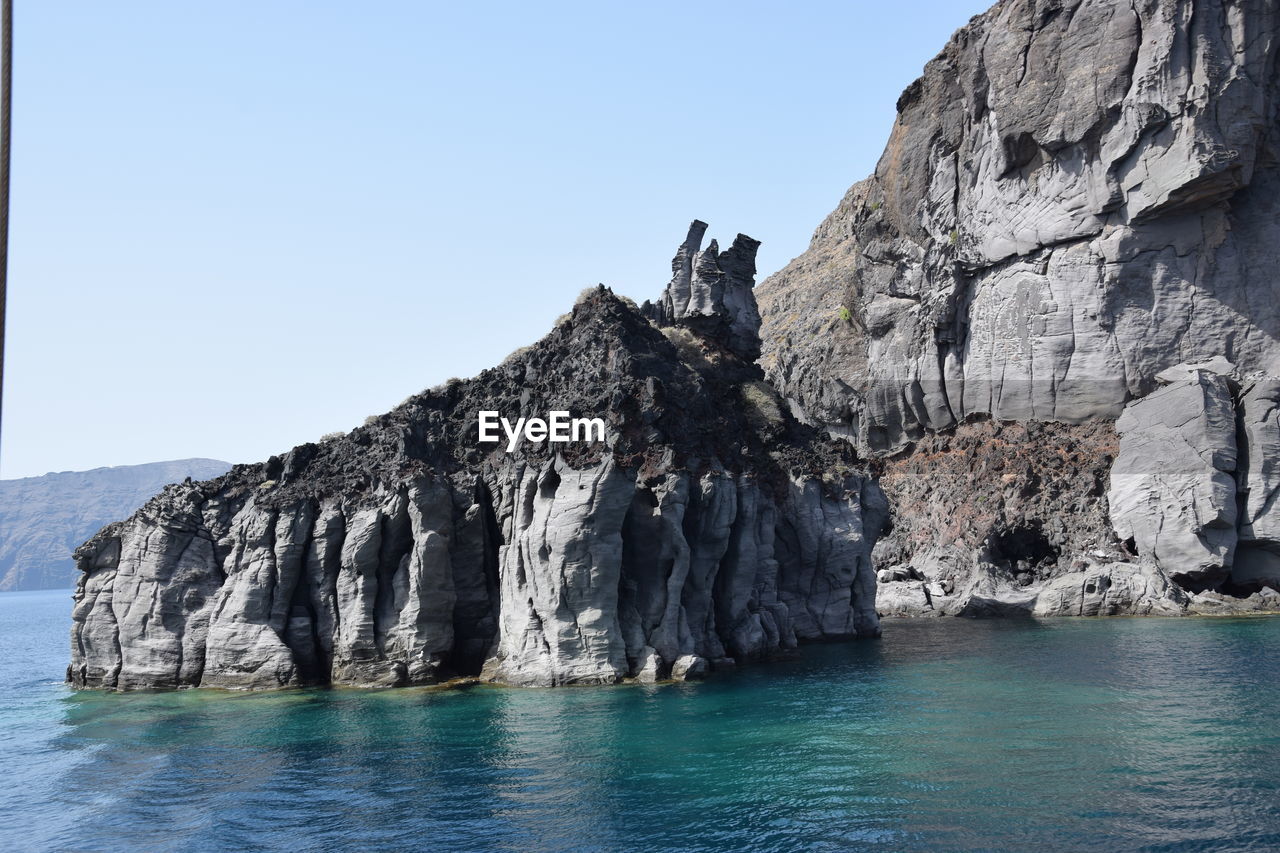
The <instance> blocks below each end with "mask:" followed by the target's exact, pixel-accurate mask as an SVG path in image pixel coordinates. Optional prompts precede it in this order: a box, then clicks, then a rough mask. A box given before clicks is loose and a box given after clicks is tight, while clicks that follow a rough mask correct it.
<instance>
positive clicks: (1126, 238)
mask: <svg viewBox="0 0 1280 853" xmlns="http://www.w3.org/2000/svg"><path fill="white" fill-rule="evenodd" d="M1276 14H1277V12H1276V4H1275V3H1274V2H1271V1H1270V0H1255V1H1254V2H1246V3H1240V4H1231V5H1223V4H1219V3H1216V2H1208V0H1186V2H1174V0H1162V2H1145V3H1139V4H1136V5H1135V4H1131V3H1129V2H1127V0H1124V2H1120V0H1100V2H1082V0H1075V2H1072V1H1071V0H1067V2H1057V0H1055V2H1041V1H1040V0H1016V1H1015V2H1003V3H1000V4H998V5H997V6H995V7H994V8H992V9H991V10H990V11H989V12H987V13H986V14H985V15H982V16H980V17H978V18H975V19H974V20H973V21H972V22H971V23H970V24H969V25H968V26H966V27H965V28H964V29H962V30H960V31H959V32H958V33H957V34H956V35H955V36H954V37H953V38H952V40H951V42H950V43H949V44H948V45H947V46H946V48H945V49H944V50H943V52H942V53H941V54H939V56H938V57H937V58H936V59H934V60H933V61H932V62H930V63H929V65H928V66H927V67H926V69H925V74H924V76H923V77H922V78H921V79H920V80H918V81H916V82H915V83H913V84H912V85H911V86H910V87H908V89H907V91H906V92H904V93H903V95H902V98H901V99H900V100H899V104H898V106H899V116H898V121H897V124H896V125H895V128H894V131H893V135H892V137H891V138H890V140H889V144H888V147H887V148H886V150H885V153H884V155H883V157H882V158H881V160H880V163H879V165H878V166H877V168H876V173H875V175H873V176H872V177H871V178H868V179H867V180H866V181H863V182H862V183H859V184H857V185H855V186H854V187H853V188H852V189H851V190H850V191H849V194H848V195H847V196H846V198H845V199H844V201H843V202H842V203H841V205H840V207H839V208H838V209H837V210H836V211H835V212H834V213H832V214H831V216H830V217H828V219H827V220H826V221H825V222H824V223H823V224H822V225H821V226H820V227H819V228H818V230H817V233H816V234H815V235H814V239H813V243H812V245H811V246H810V248H809V250H808V251H807V252H806V253H805V254H803V255H801V256H800V257H799V258H797V259H796V260H795V261H793V262H792V263H791V264H790V265H789V266H788V267H787V268H786V269H784V270H783V271H781V272H779V273H778V274H776V275H774V276H772V277H770V279H769V280H767V281H766V282H765V283H764V284H763V285H762V286H761V287H760V289H759V293H758V294H757V296H758V298H759V299H760V302H761V307H762V313H763V315H764V325H763V332H762V333H763V338H764V341H765V347H764V364H765V366H766V368H767V371H768V374H769V376H770V378H771V379H772V380H773V381H774V382H775V383H776V384H777V386H778V387H779V389H780V390H782V391H783V393H784V394H785V395H786V396H787V397H788V399H789V400H791V401H792V402H793V404H794V406H795V408H796V411H797V412H799V413H800V414H802V416H803V417H805V418H807V419H808V420H810V421H811V422H813V423H816V424H821V425H823V426H824V427H826V428H828V429H829V430H830V431H831V432H833V433H835V434H838V435H845V436H848V437H850V438H851V439H853V440H854V441H856V442H857V443H858V445H859V446H860V447H862V448H864V450H865V451H867V452H870V453H883V452H890V451H895V450H899V449H902V448H904V447H906V446H907V445H908V443H909V442H911V441H913V440H915V439H917V438H919V437H920V436H921V435H923V434H924V433H925V432H927V431H929V430H938V429H943V428H947V427H949V426H951V425H953V424H956V423H958V422H960V421H963V420H964V419H966V418H969V417H972V416H977V415H980V416H989V417H992V418H995V419H1002V420H1059V421H1066V422H1081V421H1084V420H1087V419H1089V418H1093V417H1103V418H1115V417H1117V416H1118V415H1119V414H1120V411H1121V409H1122V408H1123V406H1124V404H1125V403H1126V402H1127V401H1128V400H1129V399H1130V398H1131V397H1133V396H1137V395H1142V394H1145V393H1148V392H1149V391H1151V390H1152V389H1153V388H1154V387H1155V376H1156V374H1157V373H1159V372H1160V371H1161V370H1164V369H1166V368H1168V367H1171V366H1173V365H1176V364H1178V363H1183V362H1186V363H1194V362H1198V361H1205V360H1207V359H1209V358H1211V357H1214V356H1226V357H1227V358H1229V359H1230V360H1231V361H1233V362H1234V363H1235V364H1236V365H1237V366H1239V367H1240V369H1241V370H1244V371H1246V372H1247V371H1252V370H1258V369H1269V368H1271V367H1272V366H1273V365H1275V364H1276V360H1277V357H1278V356H1280V347H1278V345H1277V341H1276V338H1275V334H1276V330H1277V328H1278V323H1280V300H1276V299H1275V298H1273V288H1274V284H1273V281H1274V276H1273V275H1272V273H1271V271H1272V270H1273V269H1274V268H1275V266H1276V264H1277V262H1278V261H1280V248H1278V247H1280V240H1278V239H1277V236H1280V235H1278V232H1277V229H1278V228H1280V226H1277V224H1276V223H1277V221H1280V220H1278V219H1277V216H1276V214H1277V212H1280V211H1278V210H1277V208H1276V205H1277V197H1278V196H1277V193H1276V188H1277V187H1280V167H1277V165H1276V163H1277V158H1276V153H1277V152H1276V150H1275V144H1276V140H1275V133H1274V129H1275V126H1276V99H1275V93H1276V86H1275V80H1274V76H1275V73H1276V72H1275V65H1276V63H1275V52H1276V38H1277V20H1276ZM842 309H844V310H842Z"/></svg>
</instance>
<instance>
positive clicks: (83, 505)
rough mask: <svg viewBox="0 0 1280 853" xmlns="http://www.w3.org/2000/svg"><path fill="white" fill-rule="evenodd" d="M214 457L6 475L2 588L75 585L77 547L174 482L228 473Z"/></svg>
mask: <svg viewBox="0 0 1280 853" xmlns="http://www.w3.org/2000/svg"><path fill="white" fill-rule="evenodd" d="M230 468H231V465H230V463H227V462H219V461H218V460H216V459H178V460H175V461H173V462H151V463H148V464H146V465H121V466H119V467H116V468H95V469H93V470H92V471H62V472H59V473H56V474H45V475H44V476H43V477H26V478H23V479H21V480H0V591H9V590H18V589H58V588H60V587H67V588H70V587H73V586H75V581H76V569H75V563H74V562H73V561H72V559H71V552H72V551H73V550H74V549H75V548H76V546H78V545H79V544H80V543H82V542H84V541H85V540H86V539H88V538H89V537H90V536H92V535H93V534H94V533H97V532H98V529H99V528H101V527H102V526H103V525H104V524H107V523H108V522H111V521H114V520H116V519H117V518H122V517H124V516H128V515H130V514H131V513H132V512H133V511H134V510H136V509H137V508H138V507H140V506H142V504H143V503H145V502H146V500H147V498H150V497H151V496H152V495H154V494H156V493H157V492H159V491H160V490H161V489H162V488H164V487H165V486H167V485H168V484H170V483H177V482H180V481H182V480H184V479H186V478H187V477H191V478H192V479H194V480H207V479H210V478H211V477H217V476H219V475H221V474H224V473H226V472H227V470H228V469H230Z"/></svg>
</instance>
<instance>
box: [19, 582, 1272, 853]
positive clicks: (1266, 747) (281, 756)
mask: <svg viewBox="0 0 1280 853" xmlns="http://www.w3.org/2000/svg"><path fill="white" fill-rule="evenodd" d="M69 608H70V601H69V597H68V594H67V593H66V592H53V593H49V592H41V593H7V594H3V595H0V690H2V693H0V771H2V774H3V775H2V776H0V849H5V850H174V851H179V850H181V851H187V850H215V851H221V850H226V851H231V850H253V849H289V850H303V849H312V850H346V849H351V850H406V849H408V850H510V851H540V850H690V851H738V850H777V851H791V850H831V851H843V850H877V851H879V850H885V851H889V850H1010V851H1025V850H1042V851H1043V850H1107V851H1120V850H1150V851H1180V850H1277V849H1280V619H1230V620H1213V619H1171V620H1158V619H1112V620H1063V621H1058V622H1051V623H1039V624H1034V623H1013V622H978V621H968V620H955V619H953V620H929V621H917V622H888V623H886V626H885V636H884V638H883V639H882V640H880V641H875V642H858V643H846V644H838V645H827V646H814V647H809V648H806V649H805V650H804V653H803V655H802V656H801V658H800V659H799V660H796V661H789V662H782V663H774V664H767V665H758V666H754V667H749V668H743V669H742V670H740V671H739V672H737V673H733V674H729V675H724V676H719V677H717V678H715V679H714V680H712V681H710V682H707V683H704V684H698V685H662V686H657V687H640V686H620V687H611V688H564V689H558V690H513V689H501V688H493V687H472V688H467V689H461V690H449V691H439V690H435V691H432V690H398V691H394V690H393V691H354V690H306V691H288V692H281V693H274V694H254V695H241V694H228V693H213V692H206V691H187V692H183V693H171V694H149V695H111V694H95V693H85V694H75V693H72V692H71V691H69V690H67V689H66V688H64V687H63V686H62V685H61V677H62V670H63V668H64V667H65V665H66V657H67V648H66V646H67V639H66V638H67V629H68V619H69Z"/></svg>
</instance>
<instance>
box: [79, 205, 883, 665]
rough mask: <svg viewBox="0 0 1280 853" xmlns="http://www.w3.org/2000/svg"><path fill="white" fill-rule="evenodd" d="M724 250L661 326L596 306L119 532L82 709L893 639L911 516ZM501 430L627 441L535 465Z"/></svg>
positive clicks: (89, 607)
mask: <svg viewBox="0 0 1280 853" xmlns="http://www.w3.org/2000/svg"><path fill="white" fill-rule="evenodd" d="M704 229H705V226H704V225H702V223H695V224H694V228H693V229H692V230H691V238H690V240H689V241H686V243H685V245H684V246H683V247H682V248H681V250H680V254H678V255H677V258H676V262H675V264H674V266H675V268H676V274H675V278H674V280H673V281H672V282H671V284H670V285H669V286H668V288H667V290H666V292H665V293H664V294H663V297H662V300H661V305H662V306H664V307H663V308H662V309H661V313H660V314H659V315H658V316H656V317H655V321H654V322H651V321H650V320H648V319H646V317H645V316H642V314H641V312H640V311H639V310H638V309H637V308H636V307H635V306H633V305H630V304H629V303H627V302H626V301H624V300H622V299H619V298H617V297H615V296H614V295H613V294H612V293H611V292H609V291H608V290H606V289H605V288H603V287H600V288H596V289H591V290H590V291H588V292H587V293H586V294H584V296H583V298H582V299H580V301H579V303H578V304H577V305H576V306H575V308H574V310H573V312H572V314H571V315H567V316H566V318H564V319H562V321H561V322H560V323H558V324H557V326H556V328H555V329H554V330H552V332H551V333H550V334H549V335H547V336H546V337H545V338H544V339H543V340H541V341H539V342H538V343H537V344H535V345H533V346H532V347H530V348H527V349H525V350H521V351H518V352H516V353H514V354H512V356H511V357H509V358H508V359H507V360H506V361H505V362H504V363H503V364H502V365H500V366H498V367H496V368H494V369H492V370H487V371H485V372H484V373H482V374H481V375H480V376H478V377H476V378H474V379H471V380H468V381H456V380H455V381H451V382H450V383H448V384H447V385H445V386H443V387H440V388H436V389H432V390H430V391H426V392H424V393H422V394H418V395H416V396H414V397H412V398H410V399H409V400H408V401H406V402H405V403H404V404H402V405H401V406H400V407H399V408H397V409H395V410H394V411H392V412H390V413H388V414H386V415H384V416H381V417H379V418H375V419H372V420H371V421H370V422H369V423H367V424H366V425H365V426H363V427H360V428H358V429H356V430H353V431H352V432H351V433H349V434H348V435H346V436H342V437H338V438H334V439H331V440H328V441H324V442H322V443H320V444H304V445H301V446H299V447H296V448H294V449H293V450H291V451H290V452H288V453H287V454H284V455H283V456H279V457H273V458H272V459H270V460H268V461H267V462H265V463H263V464H261V465H241V466H236V467H235V468H234V469H233V470H232V471H231V472H230V473H229V474H227V475H225V476H223V477H220V478H218V479H216V480H211V481H209V482H204V483H190V482H188V483H184V484H181V485H177V486H172V487H169V488H168V489H166V490H165V491H164V492H163V493H162V494H160V495H158V496H157V497H156V498H154V499H153V500H152V501H150V502H149V503H148V504H146V505H145V506H144V507H143V508H142V509H141V510H139V511H138V512H137V513H136V514H134V515H133V516H132V517H131V518H129V519H127V520H125V521H122V522H117V523H114V524H111V525H109V526H107V527H106V528H104V529H103V530H102V531H101V532H99V533H98V534H97V535H96V536H95V537H94V538H92V539H91V540H90V541H89V542H87V543H86V544H85V545H84V546H82V547H81V548H80V549H79V551H77V561H78V564H79V567H80V568H81V570H82V575H81V578H80V583H79V587H78V588H77V591H76V607H75V613H74V624H73V630H72V661H71V666H70V668H69V670H68V679H69V680H70V682H71V683H72V684H74V685H76V686H79V687H108V688H117V689H138V688H175V687H192V686H213V687H233V688H263V687H279V686H285V685H298V684H326V683H332V684H349V685H386V686H393V685H405V684H430V683H434V682H437V681H440V680H443V679H446V678H449V677H451V676H455V675H479V676H481V677H483V678H486V679H488V680H492V681H497V682H502V683H507V684H521V685H559V684H598V683H610V682H615V681H618V680H620V679H623V678H628V677H634V678H638V679H642V680H655V679H662V678H668V677H675V678H692V677H698V676H700V675H702V674H704V673H705V672H706V671H707V670H708V669H709V668H714V667H718V666H725V665H728V664H731V663H733V662H739V661H748V660H753V659H757V658H764V657H768V656H770V655H774V654H777V653H779V652H781V651H785V650H787V649H790V648H792V647H794V646H795V644H796V643H797V642H799V641H802V640H809V639H819V638H826V637H847V636H855V635H877V634H878V633H879V627H878V621H877V617H876V614H875V609H874V597H875V576H874V572H873V570H872V566H871V548H872V546H873V544H874V541H875V538H876V536H877V534H878V532H879V530H880V528H881V526H882V524H883V521H884V518H885V514H886V507H885V503H884V498H883V496H882V495H881V494H880V491H879V489H878V488H877V487H876V485H875V484H874V483H873V482H872V481H871V480H869V479H868V478H867V477H865V476H863V475H861V474H859V473H857V472H856V470H855V468H854V454H853V452H852V449H851V448H849V446H848V445H847V444H845V443H843V442H837V441H832V440H830V439H827V438H825V437H824V436H822V435H821V433H820V432H819V431H817V430H814V429H813V428H811V427H807V426H805V425H803V424H800V423H799V422H797V421H796V420H795V419H794V418H792V417H791V416H790V415H789V414H787V413H786V411H785V408H784V406H783V404H782V401H781V399H780V398H778V397H777V396H776V394H775V393H774V392H773V391H772V389H771V388H770V387H769V386H768V384H767V383H765V382H764V381H763V373H762V371H761V369H760V368H759V367H758V366H757V365H756V364H754V362H753V359H754V358H755V356H756V354H757V353H758V347H759V338H758V337H757V326H758V320H757V319H756V318H757V317H758V314H757V313H756V306H755V299H754V296H753V294H752V285H753V273H754V254H755V248H756V245H757V244H756V242H755V241H754V240H751V239H750V238H747V237H741V236H740V237H739V238H738V239H737V240H736V241H735V242H734V245H733V247H732V248H731V249H729V250H728V251H726V252H719V251H718V249H717V248H716V246H715V244H714V243H712V245H711V246H710V247H709V248H708V249H707V250H705V251H701V250H700V238H701V235H702V231H703V230H704ZM695 234H696V237H695V236H693V235H695ZM647 310H648V313H649V314H650V315H651V316H653V315H654V314H655V312H654V309H653V307H652V306H650V307H649V309H647ZM481 411H493V412H498V413H500V415H501V416H503V417H505V418H507V419H508V421H510V422H515V421H516V419H517V418H531V417H540V418H546V417H547V416H548V415H549V413H550V412H553V411H564V412H569V413H571V414H572V416H574V417H584V418H590V417H601V418H603V419H605V421H606V423H607V434H606V437H605V440H604V441H603V442H601V441H589V442H588V441H575V442H571V443H568V444H551V443H549V442H547V441H538V440H535V437H534V436H530V435H528V434H527V433H526V435H525V438H523V439H522V440H521V441H520V442H519V443H518V446H517V447H516V448H515V449H514V450H513V451H512V452H510V453H508V452H507V450H506V439H505V438H504V439H503V440H502V441H501V442H497V443H495V442H486V441H481V440H480V433H479V429H478V414H479V412H481Z"/></svg>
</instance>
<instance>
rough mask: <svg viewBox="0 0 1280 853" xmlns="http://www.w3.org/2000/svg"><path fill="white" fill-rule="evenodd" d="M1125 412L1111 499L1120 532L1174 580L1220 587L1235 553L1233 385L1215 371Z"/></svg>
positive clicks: (1177, 377) (1181, 379) (1172, 375)
mask: <svg viewBox="0 0 1280 853" xmlns="http://www.w3.org/2000/svg"><path fill="white" fill-rule="evenodd" d="M1161 377H1163V378H1164V379H1165V380H1166V381H1167V382H1168V384H1166V385H1165V386H1164V387H1163V388H1160V389H1159V390H1157V391H1155V392H1153V393H1151V394H1148V395H1147V396H1146V397H1143V398H1141V399H1139V400H1136V401H1134V402H1133V403H1131V404H1130V405H1128V406H1127V407H1125V410H1124V413H1123V414H1121V416H1120V419H1119V420H1118V421H1117V422H1116V429H1117V431H1118V432H1119V433H1120V452H1119V454H1118V455H1117V456H1116V461H1115V464H1114V465H1113V466H1112V468H1111V489H1110V491H1109V492H1108V495H1107V498H1108V500H1109V501H1110V505H1111V519H1112V523H1113V524H1114V525H1115V529H1116V534H1117V535H1118V536H1119V537H1120V538H1121V539H1124V540H1132V541H1133V543H1134V545H1135V546H1136V551H1137V553H1140V554H1143V555H1146V556H1148V557H1149V558H1150V559H1151V560H1153V561H1154V562H1155V564H1156V565H1158V566H1160V567H1161V568H1163V569H1164V570H1165V571H1166V572H1168V573H1169V574H1170V575H1172V576H1173V577H1174V579H1175V580H1177V581H1179V582H1180V583H1183V584H1184V585H1187V586H1196V587H1199V588H1206V587H1214V586H1217V585H1218V584H1220V583H1221V582H1222V581H1223V580H1224V579H1225V578H1226V576H1227V575H1228V574H1229V572H1230V567H1231V563H1232V558H1233V557H1234V555H1235V547H1236V539H1237V535H1236V480H1235V471H1236V418H1235V405H1234V400H1233V395H1232V388H1231V387H1230V380H1229V379H1228V378H1227V377H1226V376H1223V375H1221V374H1218V373H1215V372H1213V371H1210V370H1200V369H1187V370H1175V371H1166V372H1164V373H1162V374H1161Z"/></svg>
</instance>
